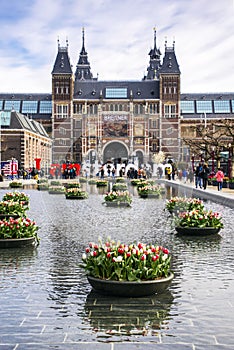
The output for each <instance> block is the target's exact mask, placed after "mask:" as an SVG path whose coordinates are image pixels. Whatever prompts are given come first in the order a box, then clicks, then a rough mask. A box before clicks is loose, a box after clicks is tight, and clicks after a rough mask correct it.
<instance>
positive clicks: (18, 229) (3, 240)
mask: <svg viewBox="0 0 234 350" xmlns="http://www.w3.org/2000/svg"><path fill="white" fill-rule="evenodd" d="M28 209H29V196H28V195H26V194H25V193H22V192H17V191H15V192H8V193H6V194H5V195H4V196H3V198H2V200H1V201H0V248H15V247H21V246H28V245H34V246H35V245H38V244H39V238H38V235H37V231H38V229H39V227H38V226H37V225H36V223H35V221H34V220H31V219H29V218H28V217H27V215H26V212H27V210H28Z"/></svg>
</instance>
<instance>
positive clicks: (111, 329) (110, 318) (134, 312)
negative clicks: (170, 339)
mask: <svg viewBox="0 0 234 350" xmlns="http://www.w3.org/2000/svg"><path fill="white" fill-rule="evenodd" d="M173 299H174V298H173V295H172V293H171V292H170V291H165V292H164V293H162V294H158V295H153V296H151V297H147V298H146V297H145V298H115V297H107V296H102V295H100V294H98V293H96V292H94V291H91V292H90V293H89V295H88V296H87V299H86V303H85V313H86V317H87V319H88V320H89V322H90V325H91V327H92V328H93V329H94V330H95V331H96V332H97V331H99V332H101V331H104V332H106V331H108V333H110V334H113V335H114V334H115V335H116V334H117V335H119V336H120V335H131V334H133V335H136V334H141V335H144V336H145V335H146V334H147V335H150V334H151V335H153V334H154V333H155V332H156V331H158V330H160V328H161V327H162V325H163V324H165V323H166V321H167V319H168V318H169V314H170V308H171V305H172V303H173Z"/></svg>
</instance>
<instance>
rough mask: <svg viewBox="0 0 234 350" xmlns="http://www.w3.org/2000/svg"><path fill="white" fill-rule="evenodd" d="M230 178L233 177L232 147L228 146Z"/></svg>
mask: <svg viewBox="0 0 234 350" xmlns="http://www.w3.org/2000/svg"><path fill="white" fill-rule="evenodd" d="M228 177H229V179H230V178H231V177H232V145H231V143H229V144H228Z"/></svg>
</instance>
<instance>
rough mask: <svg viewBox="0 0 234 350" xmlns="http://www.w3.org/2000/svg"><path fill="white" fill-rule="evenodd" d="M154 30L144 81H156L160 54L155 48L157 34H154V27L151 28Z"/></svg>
mask: <svg viewBox="0 0 234 350" xmlns="http://www.w3.org/2000/svg"><path fill="white" fill-rule="evenodd" d="M153 30H154V48H153V49H151V50H150V52H149V56H150V62H149V67H148V68H147V76H146V78H145V79H146V80H155V79H158V70H159V68H160V56H161V52H160V50H159V49H158V48H157V43H156V41H157V40H156V39H157V36H156V34H157V32H156V27H154V28H153Z"/></svg>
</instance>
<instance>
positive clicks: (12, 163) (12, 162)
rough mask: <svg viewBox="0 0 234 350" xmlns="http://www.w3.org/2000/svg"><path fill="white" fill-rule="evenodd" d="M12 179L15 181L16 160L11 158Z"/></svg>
mask: <svg viewBox="0 0 234 350" xmlns="http://www.w3.org/2000/svg"><path fill="white" fill-rule="evenodd" d="M11 179H12V180H14V158H13V157H12V158H11Z"/></svg>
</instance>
